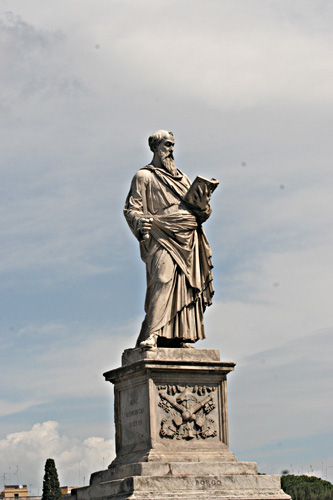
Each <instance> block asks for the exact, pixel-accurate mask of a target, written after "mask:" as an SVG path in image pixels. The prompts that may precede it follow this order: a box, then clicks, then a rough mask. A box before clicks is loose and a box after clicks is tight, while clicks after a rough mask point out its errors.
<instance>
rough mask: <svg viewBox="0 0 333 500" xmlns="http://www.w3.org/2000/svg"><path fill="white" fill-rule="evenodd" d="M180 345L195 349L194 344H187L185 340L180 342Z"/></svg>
mask: <svg viewBox="0 0 333 500" xmlns="http://www.w3.org/2000/svg"><path fill="white" fill-rule="evenodd" d="M180 347H182V348H185V349H195V347H194V346H193V345H189V344H185V342H182V343H181V344H180Z"/></svg>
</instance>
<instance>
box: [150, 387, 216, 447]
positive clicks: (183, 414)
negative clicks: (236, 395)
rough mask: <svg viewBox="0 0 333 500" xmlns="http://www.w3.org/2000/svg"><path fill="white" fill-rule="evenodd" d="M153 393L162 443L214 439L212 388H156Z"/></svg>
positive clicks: (214, 388)
mask: <svg viewBox="0 0 333 500" xmlns="http://www.w3.org/2000/svg"><path fill="white" fill-rule="evenodd" d="M157 391H158V407H159V408H160V409H161V410H162V411H160V412H158V415H159V417H158V418H159V422H158V425H159V435H160V437H161V438H162V440H164V439H169V440H170V439H171V440H186V441H192V440H194V441H195V440H210V439H214V438H216V437H217V436H218V411H217V405H218V401H217V398H218V394H217V390H216V387H212V386H211V387H209V386H206V385H186V386H180V385H158V386H157Z"/></svg>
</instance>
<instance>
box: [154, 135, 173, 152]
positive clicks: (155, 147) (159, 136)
mask: <svg viewBox="0 0 333 500" xmlns="http://www.w3.org/2000/svg"><path fill="white" fill-rule="evenodd" d="M166 135H172V137H173V133H172V132H168V131H167V130H157V131H156V132H154V133H153V134H151V136H150V137H149V139H148V144H149V147H150V149H151V151H152V152H153V153H155V151H156V149H157V147H158V145H159V143H160V142H161V140H162V139H163V138H164V137H165V136H166Z"/></svg>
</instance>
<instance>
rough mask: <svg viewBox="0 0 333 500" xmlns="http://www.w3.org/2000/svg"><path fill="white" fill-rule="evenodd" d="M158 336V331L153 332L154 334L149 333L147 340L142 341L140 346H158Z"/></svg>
mask: <svg viewBox="0 0 333 500" xmlns="http://www.w3.org/2000/svg"><path fill="white" fill-rule="evenodd" d="M157 337H158V335H156V333H153V334H152V335H149V337H148V338H147V339H146V340H143V341H142V342H140V347H149V348H152V347H156V346H157Z"/></svg>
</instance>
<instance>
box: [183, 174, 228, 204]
mask: <svg viewBox="0 0 333 500" xmlns="http://www.w3.org/2000/svg"><path fill="white" fill-rule="evenodd" d="M219 184H220V182H219V181H217V180H216V179H206V177H201V175H197V177H196V178H195V179H194V182H193V184H191V186H190V188H189V190H188V191H187V193H186V194H185V196H184V201H185V203H187V204H188V205H192V206H194V207H196V206H197V205H198V198H199V200H201V198H202V196H203V195H204V196H205V198H206V203H207V205H208V203H209V200H210V197H211V195H212V193H213V192H214V191H215V189H216V188H217V186H218V185H219ZM205 191H206V194H205Z"/></svg>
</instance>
